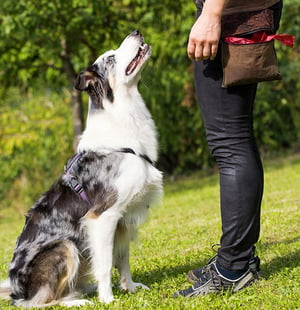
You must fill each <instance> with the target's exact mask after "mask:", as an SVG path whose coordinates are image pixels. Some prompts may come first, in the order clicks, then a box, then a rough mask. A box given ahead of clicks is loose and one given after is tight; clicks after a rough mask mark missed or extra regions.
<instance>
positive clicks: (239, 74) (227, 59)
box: [221, 41, 281, 88]
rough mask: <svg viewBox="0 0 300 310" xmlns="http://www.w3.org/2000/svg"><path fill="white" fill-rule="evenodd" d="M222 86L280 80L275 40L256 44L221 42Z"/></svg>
mask: <svg viewBox="0 0 300 310" xmlns="http://www.w3.org/2000/svg"><path fill="white" fill-rule="evenodd" d="M221 46H222V66H223V82H222V87H224V88H227V87H230V86H236V85H246V84H252V83H258V82H264V81H272V80H280V79H281V75H280V73H279V71H278V67H277V59H276V53H275V50H274V41H269V42H262V43H255V44H228V43H225V42H222V43H221Z"/></svg>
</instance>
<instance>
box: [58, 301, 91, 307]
mask: <svg viewBox="0 0 300 310" xmlns="http://www.w3.org/2000/svg"><path fill="white" fill-rule="evenodd" d="M61 305H62V306H65V307H69V308H73V307H81V306H86V305H93V303H92V302H91V301H89V300H87V299H77V300H65V301H63V302H62V303H61Z"/></svg>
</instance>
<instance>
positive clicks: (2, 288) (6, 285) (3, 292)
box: [0, 279, 12, 299]
mask: <svg viewBox="0 0 300 310" xmlns="http://www.w3.org/2000/svg"><path fill="white" fill-rule="evenodd" d="M11 293H12V291H11V286H10V280H9V279H6V280H5V281H3V282H1V283H0V298H1V299H10V294H11Z"/></svg>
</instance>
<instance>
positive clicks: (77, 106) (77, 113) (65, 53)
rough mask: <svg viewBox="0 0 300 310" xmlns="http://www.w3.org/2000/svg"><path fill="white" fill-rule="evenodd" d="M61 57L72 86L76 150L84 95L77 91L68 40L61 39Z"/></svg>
mask: <svg viewBox="0 0 300 310" xmlns="http://www.w3.org/2000/svg"><path fill="white" fill-rule="evenodd" d="M61 47H62V50H61V55H60V56H61V59H62V63H63V68H64V71H65V73H66V75H67V78H68V81H69V84H70V88H71V104H72V114H73V131H74V141H73V149H74V151H76V148H77V145H78V142H79V137H80V135H81V133H82V130H83V127H84V125H83V108H82V97H81V93H80V92H79V91H77V90H76V89H75V87H74V82H75V80H76V76H77V74H76V72H75V69H74V66H73V63H72V61H71V57H70V54H71V53H70V51H69V46H68V42H67V40H65V39H63V40H61Z"/></svg>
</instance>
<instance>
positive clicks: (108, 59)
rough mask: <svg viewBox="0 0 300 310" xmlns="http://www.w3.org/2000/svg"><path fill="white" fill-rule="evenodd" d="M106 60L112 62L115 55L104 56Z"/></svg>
mask: <svg viewBox="0 0 300 310" xmlns="http://www.w3.org/2000/svg"><path fill="white" fill-rule="evenodd" d="M106 62H108V63H113V62H115V55H110V56H108V57H107V58H106Z"/></svg>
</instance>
